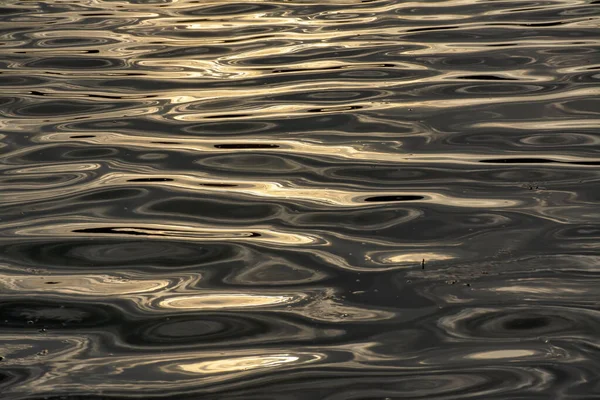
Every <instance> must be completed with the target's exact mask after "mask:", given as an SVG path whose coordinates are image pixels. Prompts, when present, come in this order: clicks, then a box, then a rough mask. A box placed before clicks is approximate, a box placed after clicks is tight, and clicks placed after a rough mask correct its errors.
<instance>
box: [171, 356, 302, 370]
mask: <svg viewBox="0 0 600 400" xmlns="http://www.w3.org/2000/svg"><path fill="white" fill-rule="evenodd" d="M299 360H300V357H298V356H296V355H293V354H270V355H260V356H250V357H231V358H222V359H218V360H210V361H201V362H195V363H189V364H180V365H179V369H180V370H182V371H185V372H190V373H195V374H222V373H230V372H238V371H248V370H253V369H260V368H275V367H279V366H282V365H285V364H290V363H295V362H297V361H299Z"/></svg>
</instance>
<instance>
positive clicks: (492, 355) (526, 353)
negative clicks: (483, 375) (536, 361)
mask: <svg viewBox="0 0 600 400" xmlns="http://www.w3.org/2000/svg"><path fill="white" fill-rule="evenodd" d="M535 354H536V352H535V351H533V350H525V349H511V350H492V351H482V352H479V353H473V354H470V355H468V356H467V357H466V358H470V359H472V360H500V359H505V358H520V357H531V356H534V355H535Z"/></svg>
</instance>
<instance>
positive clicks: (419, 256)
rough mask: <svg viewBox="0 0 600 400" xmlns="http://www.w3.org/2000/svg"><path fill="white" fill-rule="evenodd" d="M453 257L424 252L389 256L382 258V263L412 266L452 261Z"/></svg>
mask: <svg viewBox="0 0 600 400" xmlns="http://www.w3.org/2000/svg"><path fill="white" fill-rule="evenodd" d="M454 258H455V256H453V255H451V254H443V253H433V252H425V253H402V254H397V255H391V256H387V257H384V258H383V260H382V261H383V262H384V263H386V264H387V263H389V264H414V263H421V262H422V261H423V260H425V262H428V261H445V260H452V259H454Z"/></svg>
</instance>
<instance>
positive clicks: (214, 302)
mask: <svg viewBox="0 0 600 400" xmlns="http://www.w3.org/2000/svg"><path fill="white" fill-rule="evenodd" d="M300 298H301V297H300V296H292V295H279V296H277V295H266V294H263V295H260V294H251V293H214V294H198V295H191V296H173V297H169V298H166V299H164V300H161V301H160V302H159V306H160V307H162V308H169V309H179V310H217V309H228V308H249V307H266V306H273V305H278V304H283V303H291V302H295V301H297V300H299V299H300Z"/></svg>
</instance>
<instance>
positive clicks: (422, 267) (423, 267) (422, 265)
mask: <svg viewBox="0 0 600 400" xmlns="http://www.w3.org/2000/svg"><path fill="white" fill-rule="evenodd" d="M421 269H425V259H423V261H421Z"/></svg>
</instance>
